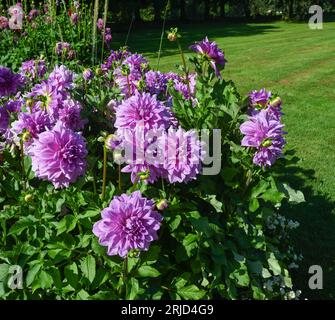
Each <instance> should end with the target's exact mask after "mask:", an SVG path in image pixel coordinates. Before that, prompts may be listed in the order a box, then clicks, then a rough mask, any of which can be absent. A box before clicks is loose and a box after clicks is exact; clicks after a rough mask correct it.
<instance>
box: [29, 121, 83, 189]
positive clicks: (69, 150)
mask: <svg viewBox="0 0 335 320" xmlns="http://www.w3.org/2000/svg"><path fill="white" fill-rule="evenodd" d="M29 155H30V156H31V159H32V169H33V171H34V172H35V174H36V176H37V177H38V178H40V179H43V180H48V181H51V182H52V183H53V185H54V186H55V188H63V187H68V186H69V184H70V183H73V182H75V181H76V180H77V178H78V177H80V176H82V175H84V174H85V170H86V156H87V150H86V142H85V140H84V138H83V137H82V136H81V135H80V134H79V133H76V132H74V131H72V130H71V129H67V128H65V127H64V126H63V125H62V123H60V122H59V123H57V124H56V125H55V127H54V128H53V129H52V130H50V131H45V132H42V133H41V134H39V136H38V139H35V140H34V142H33V144H32V145H31V146H30V148H29Z"/></svg>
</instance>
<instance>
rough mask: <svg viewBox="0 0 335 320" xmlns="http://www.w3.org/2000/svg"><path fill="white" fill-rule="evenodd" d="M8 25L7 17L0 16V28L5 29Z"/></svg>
mask: <svg viewBox="0 0 335 320" xmlns="http://www.w3.org/2000/svg"><path fill="white" fill-rule="evenodd" d="M8 26H9V24H8V19H7V18H6V17H4V16H0V29H7V28H8Z"/></svg>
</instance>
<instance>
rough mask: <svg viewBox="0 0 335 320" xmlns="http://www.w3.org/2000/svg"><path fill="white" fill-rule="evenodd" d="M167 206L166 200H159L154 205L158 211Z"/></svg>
mask: <svg viewBox="0 0 335 320" xmlns="http://www.w3.org/2000/svg"><path fill="white" fill-rule="evenodd" d="M168 206H169V204H168V201H167V200H166V199H161V200H159V201H158V202H157V203H156V207H157V209H158V210H161V211H162V210H164V209H166V208H167V207H168Z"/></svg>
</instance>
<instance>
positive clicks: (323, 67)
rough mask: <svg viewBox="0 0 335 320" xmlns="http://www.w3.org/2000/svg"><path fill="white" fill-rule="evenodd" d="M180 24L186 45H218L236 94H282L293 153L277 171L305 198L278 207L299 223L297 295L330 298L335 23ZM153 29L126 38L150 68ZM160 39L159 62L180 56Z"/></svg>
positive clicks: (334, 271)
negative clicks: (319, 284)
mask: <svg viewBox="0 0 335 320" xmlns="http://www.w3.org/2000/svg"><path fill="white" fill-rule="evenodd" d="M334 21H335V20H334ZM180 31H182V34H183V39H182V43H183V45H184V47H185V48H186V50H187V47H188V45H189V44H191V43H192V42H194V41H196V40H200V39H202V38H203V37H204V36H206V35H207V36H208V37H209V38H210V40H215V41H216V42H217V43H218V44H219V46H220V47H221V48H223V49H224V51H225V55H226V58H227V60H228V64H227V66H226V69H225V71H224V72H223V76H224V77H225V78H227V79H232V80H234V81H235V83H236V85H237V87H238V88H239V91H240V92H241V93H242V94H247V93H248V92H249V91H251V90H253V89H260V88H262V87H265V88H267V89H268V90H271V91H273V92H276V93H278V94H279V95H280V96H281V97H282V98H283V100H284V103H285V104H284V112H285V114H286V115H285V117H284V122H285V123H286V129H287V131H288V132H289V134H288V135H287V141H288V148H290V149H294V150H295V151H296V152H295V154H294V155H293V156H292V157H293V158H295V159H297V161H296V163H295V164H294V165H292V166H291V167H290V168H288V169H287V170H285V173H284V174H285V176H286V178H287V179H289V181H290V183H291V184H292V186H293V187H296V188H300V189H301V190H303V191H304V193H305V197H306V200H307V201H306V203H304V204H302V205H299V207H297V206H295V207H294V208H285V210H284V211H285V214H286V215H287V216H290V217H293V218H294V219H296V220H297V221H299V222H300V224H301V226H300V228H299V229H298V231H297V232H295V234H294V245H295V247H296V248H297V250H298V251H300V252H301V253H302V254H303V255H304V261H303V264H302V265H301V267H300V268H299V269H298V270H297V271H296V272H295V273H294V280H295V284H296V286H297V288H299V289H301V290H302V291H303V297H307V298H310V299H312V298H335V103H334V101H335V22H329V23H325V24H324V29H323V30H310V29H309V28H308V25H307V23H302V24H298V23H283V22H276V23H262V24H234V25H224V24H222V23H212V24H195V25H190V24H188V25H183V26H180ZM160 33H161V31H160V30H159V29H158V28H151V29H143V28H141V29H137V28H136V27H135V28H133V31H132V32H131V34H130V38H129V42H128V45H129V46H130V48H131V50H132V51H133V52H135V51H137V52H139V53H144V54H145V56H147V57H149V58H150V61H151V65H152V66H153V67H155V66H156V65H157V49H158V46H159V39H160ZM165 39H166V37H165V36H164V41H163V51H162V58H161V61H160V66H159V69H160V70H162V71H169V70H172V69H174V66H175V64H177V63H178V64H179V63H180V56H179V54H178V51H177V50H176V47H175V43H169V42H168V41H167V40H165ZM114 40H115V42H114V45H115V46H117V45H123V44H124V43H123V41H124V34H122V35H121V34H115V37H114ZM298 158H299V160H298ZM314 264H316V265H321V266H322V268H323V272H324V289H323V290H314V291H313V290H310V289H309V288H308V279H309V274H308V269H309V266H311V265H314Z"/></svg>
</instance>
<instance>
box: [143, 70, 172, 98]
mask: <svg viewBox="0 0 335 320" xmlns="http://www.w3.org/2000/svg"><path fill="white" fill-rule="evenodd" d="M167 82H168V79H167V77H166V76H165V75H164V74H163V73H161V72H160V71H153V70H150V71H148V72H147V73H146V74H145V84H146V86H147V89H148V90H149V92H150V93H151V94H156V95H159V94H161V93H162V94H166V89H167Z"/></svg>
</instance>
